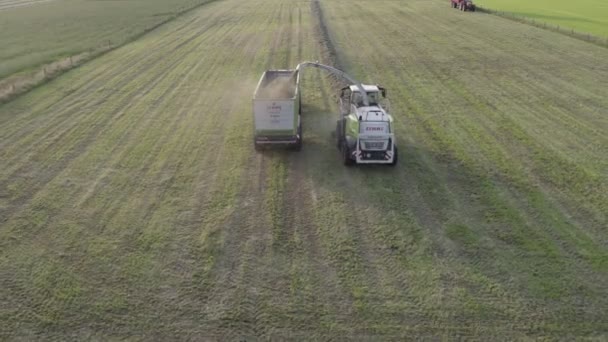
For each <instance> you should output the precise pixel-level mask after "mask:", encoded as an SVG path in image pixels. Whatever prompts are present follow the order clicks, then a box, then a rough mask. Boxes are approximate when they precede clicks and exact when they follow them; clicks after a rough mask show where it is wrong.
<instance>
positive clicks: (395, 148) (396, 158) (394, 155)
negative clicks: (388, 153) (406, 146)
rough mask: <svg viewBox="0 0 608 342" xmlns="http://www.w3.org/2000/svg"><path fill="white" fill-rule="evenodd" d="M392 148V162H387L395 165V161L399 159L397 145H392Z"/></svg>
mask: <svg viewBox="0 0 608 342" xmlns="http://www.w3.org/2000/svg"><path fill="white" fill-rule="evenodd" d="M393 149H394V154H393V162H392V163H390V164H388V165H389V166H396V165H397V162H398V161H399V150H398V149H397V145H395V146H394V147H393Z"/></svg>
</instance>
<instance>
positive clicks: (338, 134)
mask: <svg viewBox="0 0 608 342" xmlns="http://www.w3.org/2000/svg"><path fill="white" fill-rule="evenodd" d="M334 136H335V138H336V147H337V148H338V149H340V148H341V144H342V140H344V137H343V136H342V120H338V121H336V133H335V134H334Z"/></svg>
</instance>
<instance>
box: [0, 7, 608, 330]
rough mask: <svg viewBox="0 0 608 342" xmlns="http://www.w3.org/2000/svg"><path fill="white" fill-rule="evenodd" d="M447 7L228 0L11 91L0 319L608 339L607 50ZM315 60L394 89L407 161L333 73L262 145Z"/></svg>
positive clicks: (4, 322) (1, 181)
mask: <svg viewBox="0 0 608 342" xmlns="http://www.w3.org/2000/svg"><path fill="white" fill-rule="evenodd" d="M444 4H445V3H443V2H441V1H440V2H435V1H425V0H411V1H407V2H406V1H376V2H374V4H373V6H370V3H369V2H364V1H359V0H352V1H341V0H320V1H316V0H315V1H312V2H309V1H292V0H222V1H216V2H212V3H209V4H207V5H204V6H202V7H200V8H198V9H196V10H194V11H192V12H190V13H188V14H185V15H183V16H181V17H179V18H177V19H176V20H174V21H172V22H170V23H168V24H166V25H164V26H162V27H161V28H158V29H156V30H154V31H152V32H150V33H149V34H147V35H145V36H144V37H142V38H141V39H138V40H136V41H134V42H132V43H129V44H128V45H125V46H123V47H121V48H119V49H116V50H114V51H111V52H109V53H108V54H106V55H104V56H102V57H100V58H97V59H95V60H93V61H91V62H89V63H87V64H85V65H84V66H82V67H80V68H78V69H75V70H72V71H70V72H68V73H66V74H64V75H63V76H61V77H59V78H57V79H55V80H53V81H51V82H49V83H47V84H45V85H43V86H41V87H38V88H36V89H34V90H33V91H31V92H29V93H28V94H26V95H23V96H20V97H19V98H17V99H15V100H13V101H11V102H9V103H7V104H3V105H0V339H7V340H15V339H22V340H36V339H40V340H50V339H59V340H65V339H77V340H82V339H85V340H86V339H102V340H106V339H144V340H149V339H159V340H186V339H192V340H236V339H238V340H247V341H250V340H268V339H275V340H285V339H294V340H326V339H327V340H329V339H380V340H387V339H388V340H403V339H408V338H411V339H422V338H427V339H448V340H452V339H455V340H457V339H479V340H521V339H543V338H546V339H567V340H574V339H580V338H590V339H593V338H595V339H599V340H602V339H606V338H608V323H607V321H606V319H605V317H606V316H605V311H606V308H607V307H608V286H607V285H606V284H608V235H607V233H606V230H605V228H606V226H607V221H606V213H607V212H608V207H607V203H608V174H607V173H606V171H605V170H607V169H608V162H607V161H608V149H607V148H606V147H607V146H608V138H607V136H606V134H605V132H606V131H607V130H608V119H607V117H606V115H605V113H606V112H605V109H606V108H608V84H606V82H607V81H606V80H608V65H607V64H606V63H605V61H606V60H608V49H604V48H601V47H598V46H595V45H592V44H588V43H585V42H582V41H579V40H575V39H572V38H569V37H566V36H563V35H559V34H556V33H553V32H549V31H544V30H541V29H536V28H532V27H530V26H527V25H521V24H519V23H516V22H513V21H509V20H504V19H501V18H497V17H496V16H492V15H487V14H482V13H476V14H475V15H471V16H463V15H462V13H460V12H459V11H452V10H450V8H449V7H447V6H443V5H444ZM370 21H371V22H375V23H379V26H378V27H377V29H373V28H372V29H366V30H360V28H361V27H362V26H366V25H368V24H369V23H370ZM368 26H369V25H368ZM303 60H321V61H324V62H326V63H331V64H333V65H336V66H338V67H340V68H342V69H343V70H345V71H346V72H348V73H349V74H351V75H353V76H355V77H356V78H358V79H360V80H361V81H363V82H366V83H380V84H382V85H383V86H385V87H386V88H387V89H388V96H389V97H390V99H391V108H392V111H393V115H394V116H395V119H396V122H395V125H396V126H395V129H396V134H397V137H398V138H397V139H398V143H399V148H400V164H399V165H398V166H397V167H396V168H387V167H357V168H344V167H343V166H342V165H341V162H340V160H339V154H338V152H337V150H336V148H335V142H334V141H333V140H332V138H331V131H332V129H333V128H334V127H335V120H336V117H337V110H338V108H337V105H336V92H337V89H336V88H335V86H336V82H335V80H334V79H333V78H331V77H326V76H325V75H324V74H323V73H322V71H319V70H316V69H307V70H305V71H304V72H303V73H302V75H301V77H302V83H301V86H302V88H301V91H302V104H303V108H302V119H303V125H304V127H303V129H304V132H305V137H306V138H305V143H304V147H303V149H302V151H301V152H299V153H295V152H290V151H281V150H272V151H265V152H263V153H256V152H255V151H254V148H253V144H252V139H253V136H252V134H253V132H252V131H253V130H252V117H251V116H252V115H251V96H252V93H253V91H254V89H255V86H256V84H257V81H258V80H259V77H260V75H261V74H262V72H263V71H264V70H267V69H290V68H294V67H295V66H296V65H297V64H298V62H300V61H303Z"/></svg>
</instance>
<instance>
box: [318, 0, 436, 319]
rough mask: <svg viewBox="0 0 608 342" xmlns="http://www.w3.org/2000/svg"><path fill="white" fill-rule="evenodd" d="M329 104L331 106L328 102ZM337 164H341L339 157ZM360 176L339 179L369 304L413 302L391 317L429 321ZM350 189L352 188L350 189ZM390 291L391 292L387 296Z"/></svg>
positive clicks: (323, 31) (323, 30)
mask: <svg viewBox="0 0 608 342" xmlns="http://www.w3.org/2000/svg"><path fill="white" fill-rule="evenodd" d="M314 6H319V7H318V8H317V9H314V8H313V11H315V12H317V13H319V14H318V16H319V18H321V19H323V14H322V12H321V11H322V9H321V6H322V5H320V4H319V3H318V2H317V3H316V5H314ZM319 31H320V36H321V37H322V38H321V41H322V42H327V43H326V44H328V45H329V48H327V50H329V53H328V55H329V56H330V57H329V58H330V60H331V61H333V64H335V58H336V56H337V52H336V48H335V47H334V46H333V44H332V42H331V37H330V33H329V29H328V28H327V26H326V25H325V24H324V23H323V22H321V24H320V30H319ZM332 51H333V52H332ZM324 98H325V99H327V98H328V94H325V96H324ZM326 106H327V107H329V104H328V103H327V102H326ZM326 127H333V125H331V124H329V123H328V124H327V125H326ZM325 130H327V128H325ZM327 133H329V132H327ZM336 163H338V162H337V159H336ZM361 176H362V174H361V173H356V172H354V171H353V172H348V171H344V172H343V173H342V175H341V177H340V178H343V180H344V182H345V185H344V186H342V188H344V193H345V194H346V195H347V200H348V203H351V204H350V205H349V206H350V210H349V212H348V215H349V216H351V220H349V226H351V227H353V230H355V233H353V234H352V235H353V236H355V237H356V239H355V240H356V243H357V248H356V249H357V250H358V251H360V252H359V253H360V255H361V256H362V258H363V259H362V260H364V261H365V262H364V266H363V267H365V269H366V271H365V274H368V275H369V276H370V277H369V279H368V280H367V281H366V282H367V283H369V284H370V286H369V287H370V288H373V289H379V290H377V291H375V292H374V291H372V292H370V293H369V294H368V297H369V298H367V300H368V301H369V303H370V305H376V307H375V308H374V310H377V311H383V307H384V305H385V303H386V302H387V301H393V302H395V301H396V302H399V303H411V304H413V308H410V309H409V310H404V311H402V312H401V313H400V314H396V315H394V316H392V317H393V319H394V320H395V322H396V323H395V324H400V323H403V322H406V321H410V322H412V321H414V322H416V321H418V322H420V321H424V320H428V319H429V317H428V316H427V314H425V313H423V312H422V311H420V306H421V304H422V303H421V302H420V300H419V299H418V298H416V297H415V296H413V295H412V294H411V293H409V291H408V288H409V287H410V280H409V279H408V276H407V275H406V274H405V273H404V271H405V270H406V269H405V268H404V265H403V264H402V263H401V262H400V261H398V260H397V259H399V258H401V256H400V255H399V253H395V251H393V250H392V247H389V245H387V242H386V241H384V240H383V238H382V237H383V236H385V235H386V234H385V232H384V231H383V229H381V228H375V227H374V226H376V225H377V224H378V222H375V221H374V220H373V219H371V217H377V216H375V215H383V214H381V213H376V212H374V211H372V212H370V211H369V210H368V209H367V208H366V207H367V206H368V205H369V203H365V202H362V199H363V198H369V197H372V196H370V194H366V191H365V190H364V189H365V187H362V186H361V185H362V183H361V182H362V179H361V178H360V177H361ZM363 182H365V181H363ZM349 189H353V190H352V191H351V190H349ZM354 189H356V190H354ZM383 210H386V209H383ZM362 212H366V213H368V212H369V213H370V215H371V216H369V215H364V216H363V215H360V213H362ZM370 219H371V221H370ZM404 252H405V251H401V253H404ZM389 293H390V294H391V295H388V294H389ZM378 316H379V317H383V319H386V318H387V317H388V315H386V314H385V315H378ZM367 319H368V320H367V322H368V323H369V317H368V318H367ZM362 322H365V321H362ZM362 322H361V323H362Z"/></svg>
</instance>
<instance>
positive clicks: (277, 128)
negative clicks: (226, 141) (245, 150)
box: [253, 70, 302, 151]
mask: <svg viewBox="0 0 608 342" xmlns="http://www.w3.org/2000/svg"><path fill="white" fill-rule="evenodd" d="M299 84H300V76H299V73H297V72H294V70H267V71H266V72H264V74H263V75H262V77H261V78H260V81H259V82H258V85H257V87H256V89H255V92H254V94H253V121H254V129H255V132H254V145H255V148H256V150H259V149H260V148H262V147H263V146H268V145H285V146H289V147H292V148H294V149H295V150H298V151H299V150H300V149H301V148H302V122H301V119H300V114H301V104H300V91H299Z"/></svg>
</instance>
